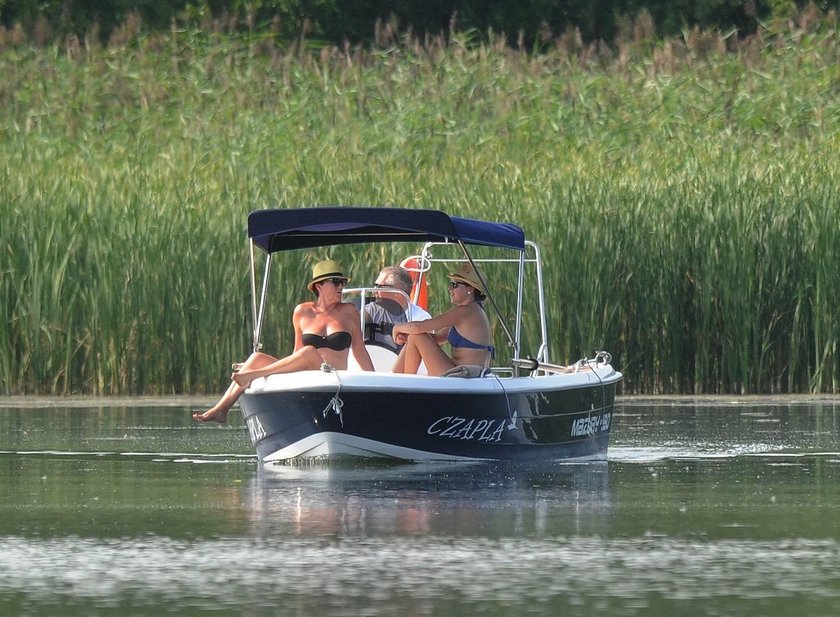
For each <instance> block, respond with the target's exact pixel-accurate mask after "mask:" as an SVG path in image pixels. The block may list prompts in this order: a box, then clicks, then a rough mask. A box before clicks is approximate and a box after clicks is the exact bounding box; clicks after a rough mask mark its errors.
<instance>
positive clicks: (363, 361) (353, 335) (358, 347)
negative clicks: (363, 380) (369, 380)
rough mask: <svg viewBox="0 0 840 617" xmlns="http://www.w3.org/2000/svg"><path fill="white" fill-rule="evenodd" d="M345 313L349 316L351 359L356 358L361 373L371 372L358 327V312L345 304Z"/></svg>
mask: <svg viewBox="0 0 840 617" xmlns="http://www.w3.org/2000/svg"><path fill="white" fill-rule="evenodd" d="M346 306H347V308H346V309H345V311H346V312H347V313H349V315H350V318H349V320H350V349H351V350H352V352H353V357H354V358H356V363H357V364H358V365H359V366H360V367H361V369H362V370H363V371H372V370H374V368H373V361H372V360H371V359H370V354H368V352H367V348H366V347H365V337H364V335H363V334H362V328H361V327H360V326H359V322H360V321H361V315H359V310H358V309H357V308H356V307H355V306H353V305H352V304H346Z"/></svg>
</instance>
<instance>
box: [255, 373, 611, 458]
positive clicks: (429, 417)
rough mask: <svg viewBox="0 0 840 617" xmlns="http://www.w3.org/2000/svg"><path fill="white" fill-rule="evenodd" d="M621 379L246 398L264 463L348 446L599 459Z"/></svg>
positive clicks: (373, 450)
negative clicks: (479, 389) (520, 387)
mask: <svg viewBox="0 0 840 617" xmlns="http://www.w3.org/2000/svg"><path fill="white" fill-rule="evenodd" d="M615 387H616V384H615V383H600V384H595V385H591V386H587V387H579V388H573V389H561V390H555V391H532V392H523V393H510V392H505V391H501V392H488V393H475V392H466V391H464V392H435V391H420V392H408V393H406V392H391V391H387V390H386V391H382V389H378V390H377V389H371V390H369V391H364V390H349V391H341V392H339V393H338V394H336V392H335V391H306V390H298V391H274V392H259V393H245V394H244V395H243V396H242V398H241V399H240V405H241V409H242V414H243V417H244V418H245V421H246V424H247V425H248V430H249V433H250V436H251V440H252V442H253V444H254V447H255V448H256V451H257V455H258V457H259V458H260V460H264V461H268V460H286V459H291V458H298V457H308V456H325V455H326V456H329V455H332V454H339V455H340V454H342V453H344V454H356V455H360V456H384V457H393V458H399V459H407V460H463V459H472V460H476V459H479V460H512V461H539V460H566V459H581V458H588V459H599V458H605V457H606V452H607V446H608V442H609V434H610V426H611V423H612V411H613V403H614V399H615ZM296 444H299V446H298V447H296ZM336 444H338V445H336ZM342 444H343V445H342ZM347 444H352V445H350V446H347Z"/></svg>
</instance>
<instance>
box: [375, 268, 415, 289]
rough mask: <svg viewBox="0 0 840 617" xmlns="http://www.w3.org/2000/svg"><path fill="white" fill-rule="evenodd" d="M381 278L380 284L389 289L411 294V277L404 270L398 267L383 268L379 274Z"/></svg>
mask: <svg viewBox="0 0 840 617" xmlns="http://www.w3.org/2000/svg"><path fill="white" fill-rule="evenodd" d="M379 274H380V276H382V277H383V278H382V282H383V283H385V284H386V285H389V286H390V287H396V288H397V289H399V290H402V291H404V292H405V293H410V292H411V275H410V274H409V273H408V270H406V269H405V268H400V267H399V266H385V267H384V268H382V271H381V272H380V273H379Z"/></svg>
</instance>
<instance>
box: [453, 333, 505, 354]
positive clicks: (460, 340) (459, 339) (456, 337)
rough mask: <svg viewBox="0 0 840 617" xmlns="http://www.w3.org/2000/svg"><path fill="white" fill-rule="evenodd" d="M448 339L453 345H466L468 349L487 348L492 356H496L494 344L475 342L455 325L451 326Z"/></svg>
mask: <svg viewBox="0 0 840 617" xmlns="http://www.w3.org/2000/svg"><path fill="white" fill-rule="evenodd" d="M446 340H447V341H448V342H449V344H450V345H452V346H453V347H465V348H467V349H485V350H487V351H489V352H490V357H491V358H495V357H496V348H495V347H493V346H492V345H479V344H478V343H473V342H472V341H471V340H470V339H468V338H466V337H465V336H464V335H463V334H461V333H460V332H458V330H456V329H455V326H450V328H449V335H448V336H447V337H446Z"/></svg>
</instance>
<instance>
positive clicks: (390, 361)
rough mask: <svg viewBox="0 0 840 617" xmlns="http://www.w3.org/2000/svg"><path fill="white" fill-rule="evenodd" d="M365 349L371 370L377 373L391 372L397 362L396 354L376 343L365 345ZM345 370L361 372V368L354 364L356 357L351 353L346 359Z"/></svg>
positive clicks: (356, 363)
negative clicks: (371, 363) (371, 364)
mask: <svg viewBox="0 0 840 617" xmlns="http://www.w3.org/2000/svg"><path fill="white" fill-rule="evenodd" d="M365 349H367V352H368V355H369V356H370V361H371V362H373V370H375V371H376V372H377V373H390V372H391V368H392V367H393V366H394V362H396V360H397V354H395V353H394V352H393V351H392V350H390V349H388V348H387V347H383V346H382V345H379V344H378V343H365ZM347 370H348V371H356V372H361V370H362V367H360V366H359V363H358V362H356V357H355V356H354V355H353V352H352V351H351V352H350V356H349V357H348V358H347Z"/></svg>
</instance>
